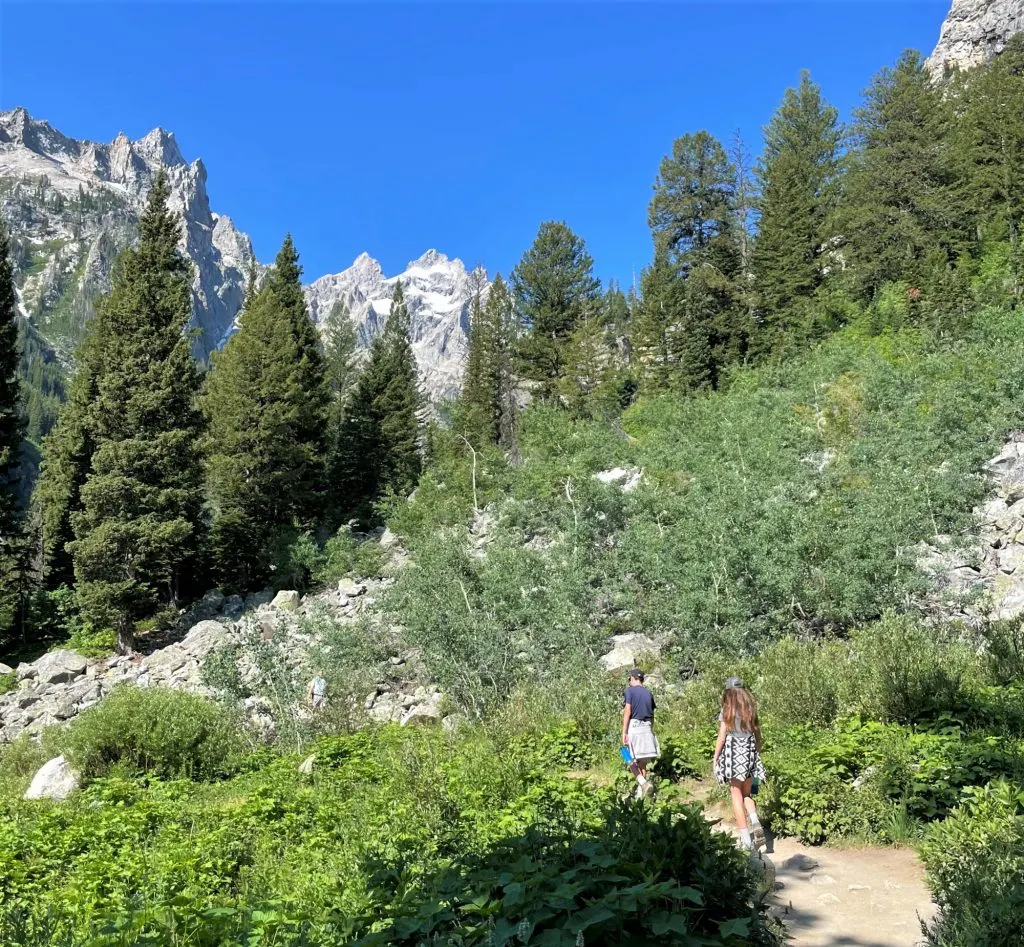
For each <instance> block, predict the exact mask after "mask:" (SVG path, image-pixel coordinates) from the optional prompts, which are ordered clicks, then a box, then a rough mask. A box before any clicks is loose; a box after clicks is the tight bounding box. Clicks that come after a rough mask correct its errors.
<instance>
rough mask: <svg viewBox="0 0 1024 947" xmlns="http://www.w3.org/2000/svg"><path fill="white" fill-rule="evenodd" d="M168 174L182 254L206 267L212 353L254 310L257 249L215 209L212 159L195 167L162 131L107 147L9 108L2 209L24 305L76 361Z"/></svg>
mask: <svg viewBox="0 0 1024 947" xmlns="http://www.w3.org/2000/svg"><path fill="white" fill-rule="evenodd" d="M160 169H164V170H165V171H166V173H167V177H168V182H169V184H170V187H171V200H170V203H171V207H172V208H173V209H174V210H176V211H177V212H179V213H180V214H181V216H182V220H183V227H182V236H181V249H182V252H183V253H184V254H185V255H186V256H187V257H188V258H189V259H190V260H192V262H193V263H194V264H195V270H194V274H193V280H192V296H193V312H194V316H193V318H194V320H195V326H196V328H198V329H199V338H198V339H197V345H196V347H197V352H198V353H199V354H201V355H205V354H206V353H207V352H209V351H210V350H211V349H212V348H213V346H214V345H215V344H216V342H217V340H218V339H220V338H221V336H222V335H223V334H224V331H225V329H226V328H227V327H228V326H229V325H230V324H231V322H232V321H233V320H234V318H235V315H236V314H237V312H238V310H239V308H240V307H241V305H242V299H243V297H244V286H245V273H246V270H247V268H248V266H249V263H250V262H251V261H252V259H253V250H252V244H251V242H250V240H249V238H248V236H246V235H245V234H244V233H242V232H241V231H239V230H238V229H237V228H236V227H235V225H234V224H233V223H232V221H231V218H230V217H225V216H222V215H219V214H216V213H214V212H213V211H212V210H211V209H210V201H209V197H208V195H207V192H206V168H205V167H204V165H203V162H202V161H201V160H200V159H198V158H197V159H196V160H195V161H192V162H191V163H188V162H186V161H185V159H184V157H182V154H181V151H180V149H179V148H178V144H177V142H176V141H175V138H174V135H173V134H171V133H170V132H167V131H165V130H164V129H162V128H155V129H153V131H151V132H149V134H147V135H145V136H144V137H142V138H140V139H138V140H136V141H131V140H130V139H129V138H128V137H127V136H125V135H124V134H120V135H118V136H117V137H116V138H115V139H114V140H113V141H112V142H110V143H109V144H100V143H97V142H92V141H79V140H76V139H73V138H69V137H67V136H66V135H63V134H61V132H59V131H57V130H56V129H55V128H53V127H52V126H51V125H50V124H49V123H48V122H45V121H40V120H38V119H35V118H33V117H32V116H31V115H29V113H28V112H27V111H26V110H25V109H24V108H16V109H12V110H11V111H8V112H0V215H2V216H3V219H4V221H5V223H6V224H7V226H8V227H9V228H10V231H11V234H12V237H13V243H14V248H15V259H14V264H15V278H16V280H17V282H18V292H19V298H20V301H21V307H22V312H23V315H24V316H25V317H26V319H28V320H29V321H30V322H31V323H32V324H33V326H34V327H35V328H36V329H37V330H38V332H39V333H40V335H42V337H43V338H44V339H45V340H46V341H47V342H48V343H49V344H50V345H51V346H53V348H54V350H55V351H56V352H57V354H58V356H59V358H60V360H61V362H62V363H63V364H65V365H70V363H71V359H72V356H73V354H74V349H75V346H76V345H77V343H78V341H79V339H80V338H81V336H82V332H83V330H84V327H85V323H86V321H87V320H88V319H89V318H90V316H91V314H92V304H93V302H94V301H95V299H96V297H97V296H99V295H101V294H102V293H104V292H106V291H107V290H108V289H109V288H110V272H111V268H112V266H113V263H114V260H115V259H116V257H117V255H118V254H119V253H120V252H121V251H122V250H123V249H124V248H125V247H126V246H128V245H129V244H130V243H131V242H132V241H133V240H134V238H135V231H136V226H137V221H138V216H139V214H140V212H141V210H142V207H143V205H144V202H145V198H146V194H147V193H148V192H149V188H150V186H151V185H152V183H153V180H154V179H155V177H156V175H157V172H158V171H159V170H160Z"/></svg>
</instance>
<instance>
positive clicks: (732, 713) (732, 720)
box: [722, 687, 759, 733]
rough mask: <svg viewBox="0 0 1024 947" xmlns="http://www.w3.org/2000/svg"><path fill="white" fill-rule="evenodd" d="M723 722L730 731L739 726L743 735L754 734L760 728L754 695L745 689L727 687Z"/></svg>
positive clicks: (723, 700)
mask: <svg viewBox="0 0 1024 947" xmlns="http://www.w3.org/2000/svg"><path fill="white" fill-rule="evenodd" d="M722 720H724V721H725V725H726V726H727V727H729V728H730V729H731V728H732V727H736V726H738V727H739V729H740V730H741V731H742V732H743V733H753V732H754V730H756V729H757V727H758V726H759V724H758V720H757V702H756V701H755V700H754V695H753V694H751V693H750V691H748V690H747V689H746V688H745V687H727V688H726V689H725V693H724V694H723V695H722Z"/></svg>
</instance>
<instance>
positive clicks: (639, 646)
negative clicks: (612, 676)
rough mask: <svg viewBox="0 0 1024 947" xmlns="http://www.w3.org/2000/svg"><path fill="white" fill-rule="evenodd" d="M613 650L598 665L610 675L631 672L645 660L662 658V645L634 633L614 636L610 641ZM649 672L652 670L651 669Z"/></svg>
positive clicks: (599, 660)
mask: <svg viewBox="0 0 1024 947" xmlns="http://www.w3.org/2000/svg"><path fill="white" fill-rule="evenodd" d="M608 644H609V645H611V650H610V651H609V652H608V653H607V654H605V655H602V656H601V657H600V658H599V659H598V663H599V664H600V665H601V667H603V668H604V669H605V670H606V671H608V672H610V673H620V672H622V671H629V670H631V669H632V668H634V667H636V666H637V665H638V664H640V663H642V661H643V660H644V659H648V660H649V659H651V658H658V657H660V656H661V651H662V648H661V645H660V644H658V642H656V641H655V640H654V639H653V638H651V637H650V636H648V635H644V634H639V633H637V632H632V633H629V634H622V635H613V636H612V637H611V638H609V639H608ZM647 670H650V669H649V668H648V669H647Z"/></svg>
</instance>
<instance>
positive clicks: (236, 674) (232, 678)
mask: <svg viewBox="0 0 1024 947" xmlns="http://www.w3.org/2000/svg"><path fill="white" fill-rule="evenodd" d="M199 673H200V680H201V681H202V683H203V684H205V685H206V686H207V687H212V688H213V689H214V690H217V691H220V692H221V693H222V694H224V696H225V697H226V698H228V699H229V700H242V699H244V698H246V697H248V696H249V688H248V687H246V686H245V685H244V684H243V683H242V674H241V672H240V671H239V669H238V648H237V646H236V645H233V644H221V645H218V646H217V647H216V648H214V649H213V650H212V651H211V652H210V653H209V654H207V655H206V657H204V658H203V664H202V668H201V669H200V672H199Z"/></svg>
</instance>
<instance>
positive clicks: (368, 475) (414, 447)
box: [338, 283, 423, 519]
mask: <svg viewBox="0 0 1024 947" xmlns="http://www.w3.org/2000/svg"><path fill="white" fill-rule="evenodd" d="M410 332H411V329H410V317H409V308H408V306H407V305H406V302H405V296H404V294H403V292H402V284H401V283H396V284H395V290H394V295H393V297H392V299H391V311H390V313H389V314H388V320H387V323H385V326H384V331H383V332H381V333H380V334H379V335H378V336H377V337H376V338H375V339H374V340H373V344H372V345H371V346H370V356H369V359H368V360H367V363H366V365H365V367H364V368H363V370H362V372H361V373H360V375H359V379H358V381H357V382H356V385H355V387H354V388H353V390H352V395H351V398H350V399H349V403H348V406H347V408H346V411H345V420H344V423H343V424H342V430H341V443H340V450H341V452H342V456H341V458H340V463H339V471H340V474H339V475H340V477H341V483H340V484H338V487H339V489H341V490H343V491H344V493H345V496H346V497H348V498H349V500H350V504H349V505H350V508H351V509H352V511H353V512H355V513H356V514H357V515H359V516H361V517H363V518H364V519H371V518H373V512H372V504H373V503H374V501H376V500H377V499H379V498H380V497H382V496H385V495H387V494H397V495H402V494H406V493H408V492H409V491H411V490H412V489H413V487H414V486H415V485H416V481H417V479H418V477H419V474H420V469H421V466H422V455H421V450H420V440H421V433H422V431H421V423H420V413H421V409H422V402H423V398H422V394H421V392H420V386H419V372H418V369H417V367H416V358H415V356H414V355H413V351H412V342H411V339H410Z"/></svg>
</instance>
